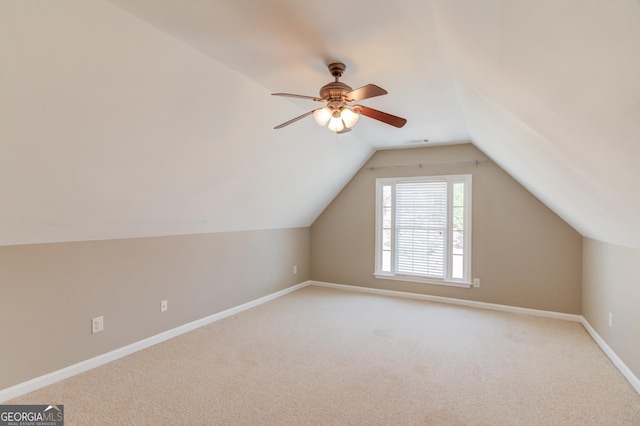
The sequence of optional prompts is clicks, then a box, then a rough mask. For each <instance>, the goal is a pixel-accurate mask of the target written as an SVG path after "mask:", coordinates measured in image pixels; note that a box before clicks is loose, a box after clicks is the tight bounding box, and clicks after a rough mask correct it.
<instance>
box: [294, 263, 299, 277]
mask: <svg viewBox="0 0 640 426" xmlns="http://www.w3.org/2000/svg"><path fill="white" fill-rule="evenodd" d="M293 273H294V275H295V274H297V273H298V265H293Z"/></svg>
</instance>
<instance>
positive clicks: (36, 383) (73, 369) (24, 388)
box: [0, 281, 309, 403]
mask: <svg viewBox="0 0 640 426" xmlns="http://www.w3.org/2000/svg"><path fill="white" fill-rule="evenodd" d="M308 285H309V281H305V282H302V283H300V284H296V285H294V286H292V287H288V288H286V289H284V290H280V291H277V292H275V293H272V294H269V295H267V296H264V297H261V298H259V299H256V300H252V301H251V302H247V303H244V304H242V305H239V306H235V307H233V308H230V309H227V310H225V311H222V312H218V313H217V314H213V315H210V316H208V317H205V318H202V319H199V320H196V321H193V322H190V323H188V324H184V325H181V326H179V327H176V328H173V329H171V330H167V331H165V332H162V333H160V334H156V335H155V336H151V337H149V338H146V339H143V340H140V341H138V342H135V343H132V344H130V345H127V346H123V347H121V348H118V349H115V350H113V351H111V352H107V353H105V354H102V355H98V356H96V357H93V358H90V359H87V360H85V361H81V362H79V363H77V364H73V365H70V366H69V367H65V368H62V369H60V370H57V371H54V372H52V373H49V374H45V375H43V376H40V377H36V378H34V379H31V380H28V381H26V382H23V383H19V384H17V385H15V386H12V387H10V388H6V389H2V390H0V403H2V402H5V401H9V400H11V399H14V398H17V397H19V396H22V395H25V394H27V393H29V392H33V391H35V390H38V389H40V388H43V387H45V386H49V385H51V384H54V383H56V382H59V381H61V380H64V379H66V378H68V377H71V376H75V375H77V374H80V373H84V372H85V371H89V370H91V369H93V368H96V367H99V366H101V365H104V364H107V363H109V362H112V361H115V360H117V359H120V358H123V357H125V356H127V355H131V354H132V353H135V352H138V351H141V350H143V349H146V348H148V347H150V346H153V345H156V344H158V343H161V342H164V341H166V340H169V339H172V338H174V337H176V336H179V335H181V334H184V333H187V332H189V331H192V330H195V329H196V328H199V327H203V326H205V325H208V324H211V323H213V322H216V321H219V320H221V319H223V318H227V317H230V316H232V315H235V314H237V313H239V312H242V311H246V310H247V309H251V308H253V307H255V306H258V305H261V304H263V303H266V302H269V301H271V300H274V299H277V298H279V297H282V296H284V295H285V294H289V293H292V292H294V291H296V290H299V289H301V288H304V287H306V286H308Z"/></svg>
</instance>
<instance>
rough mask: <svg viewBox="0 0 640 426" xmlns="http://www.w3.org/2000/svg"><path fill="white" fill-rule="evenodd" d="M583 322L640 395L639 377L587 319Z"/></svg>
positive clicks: (583, 319)
mask: <svg viewBox="0 0 640 426" xmlns="http://www.w3.org/2000/svg"><path fill="white" fill-rule="evenodd" d="M581 322H582V325H583V326H584V328H585V329H586V330H587V332H589V334H590V335H591V337H592V338H593V340H595V342H596V343H597V344H598V346H600V348H601V349H602V351H603V352H604V353H605V354H606V355H607V356H608V357H609V359H610V360H611V362H613V365H615V366H616V368H617V369H618V370H620V372H621V373H622V375H623V376H624V377H625V379H627V380H628V381H629V383H630V384H631V386H633V388H634V389H635V390H636V392H638V394H640V379H638V377H636V375H635V374H633V372H632V371H631V369H629V367H627V365H626V364H625V363H624V362H622V360H621V359H620V357H619V356H618V355H617V354H616V353H615V352H614V351H613V349H611V348H610V347H609V345H607V343H606V342H605V341H604V339H603V338H602V337H600V335H599V334H598V333H597V332H596V330H595V329H594V328H593V327H591V324H589V322H588V321H587V320H586V319H585V318H582V321H581Z"/></svg>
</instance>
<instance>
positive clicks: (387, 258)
mask: <svg viewBox="0 0 640 426" xmlns="http://www.w3.org/2000/svg"><path fill="white" fill-rule="evenodd" d="M382 271H383V272H391V252H390V251H383V252H382Z"/></svg>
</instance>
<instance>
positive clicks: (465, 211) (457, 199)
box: [375, 175, 471, 287]
mask: <svg viewBox="0 0 640 426" xmlns="http://www.w3.org/2000/svg"><path fill="white" fill-rule="evenodd" d="M375 275H376V277H378V278H386V279H399V280H408V281H419V282H428V283H435V284H447V285H458V286H464V287H469V284H470V282H471V279H470V277H471V175H456V176H429V177H413V178H390V179H377V180H376V271H375Z"/></svg>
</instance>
